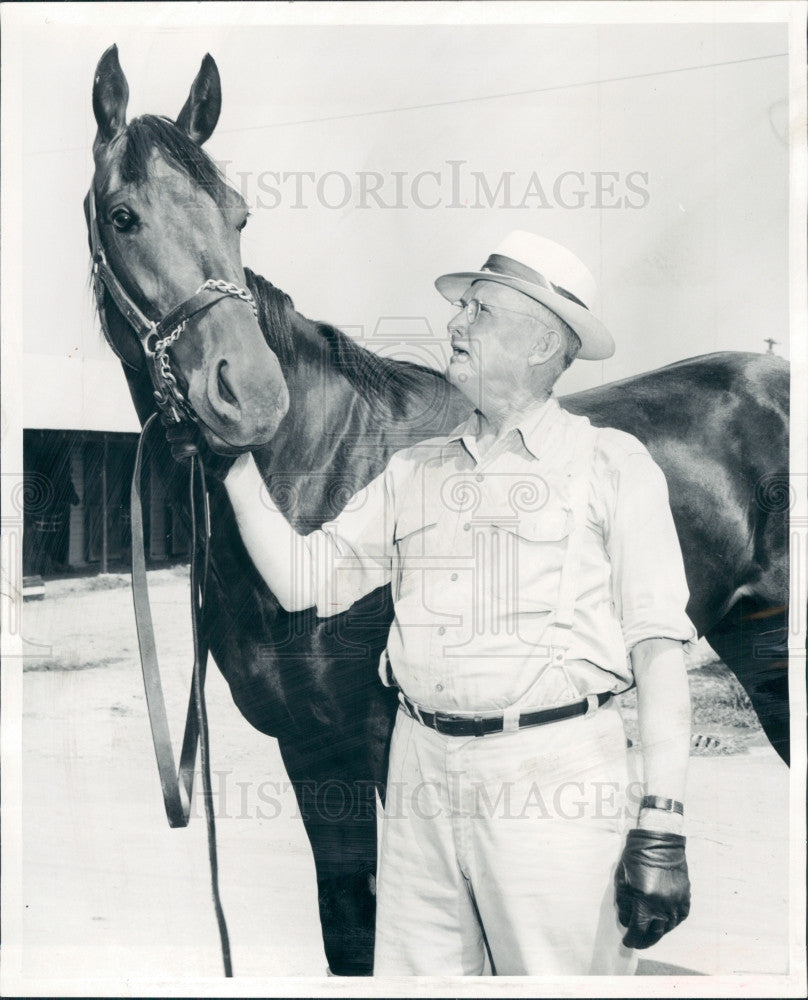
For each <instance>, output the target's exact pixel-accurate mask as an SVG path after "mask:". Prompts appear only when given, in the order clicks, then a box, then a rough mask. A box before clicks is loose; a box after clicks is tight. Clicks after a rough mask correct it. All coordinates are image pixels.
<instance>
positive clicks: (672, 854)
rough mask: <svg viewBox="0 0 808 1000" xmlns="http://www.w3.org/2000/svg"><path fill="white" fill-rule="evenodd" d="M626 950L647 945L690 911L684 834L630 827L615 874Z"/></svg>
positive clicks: (670, 929) (648, 946)
mask: <svg viewBox="0 0 808 1000" xmlns="http://www.w3.org/2000/svg"><path fill="white" fill-rule="evenodd" d="M614 887H615V900H616V902H617V915H618V917H619V918H620V923H621V924H622V925H623V926H624V927H626V928H628V930H627V932H626V935H625V937H624V938H623V944H624V945H625V946H626V947H627V948H650V947H651V945H652V944H656V943H657V941H659V939H660V938H661V937H662V935H663V934H667V933H668V931H672V930H673V928H674V927H676V925H677V924H680V923H681V922H682V921H683V920H684V919H685V917H686V916H687V915H688V913H689V912H690V880H689V879H688V877H687V861H686V860H685V838H684V837H683V836H681V834H678V833H663V832H662V831H657V830H630V831H629V834H628V837H626V846H625V847H624V848H623V856H622V857H621V858H620V862H619V863H618V865H617V871H616V873H615V877H614Z"/></svg>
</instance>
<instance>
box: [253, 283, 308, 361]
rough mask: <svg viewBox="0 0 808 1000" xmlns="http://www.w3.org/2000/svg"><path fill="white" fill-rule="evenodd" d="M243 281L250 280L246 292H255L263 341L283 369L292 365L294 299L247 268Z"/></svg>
mask: <svg viewBox="0 0 808 1000" xmlns="http://www.w3.org/2000/svg"><path fill="white" fill-rule="evenodd" d="M244 277H245V278H246V279H247V288H249V290H250V291H251V292H252V295H253V298H254V299H255V304H256V305H257V306H258V325H259V326H260V327H261V331H262V333H263V334H264V339H265V340H266V342H267V344H269V346H270V347H271V348H272V350H273V351H274V352H275V354H276V356H277V358H278V362H279V364H280V365H281V367H282V368H287V367H289V366H291V365H293V364H294V361H295V342H294V337H293V335H292V320H291V314H292V313H293V312H294V308H295V305H294V302H292V299H291V296H289V295H287V294H286V292H284V291H281V289H280V288H276V287H275V285H273V284H272V282H271V281H267V279H266V278H264V277H262V276H261V275H260V274H255V272H253V271H251V270H250V269H249V268H248V267H245V268H244Z"/></svg>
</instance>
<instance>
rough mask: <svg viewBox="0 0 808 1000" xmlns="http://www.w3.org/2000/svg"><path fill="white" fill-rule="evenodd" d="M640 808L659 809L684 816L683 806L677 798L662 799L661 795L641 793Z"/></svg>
mask: <svg viewBox="0 0 808 1000" xmlns="http://www.w3.org/2000/svg"><path fill="white" fill-rule="evenodd" d="M640 809H659V810H661V811H662V812H668V813H678V814H679V815H680V816H684V814H685V807H684V806H683V805H682V803H681V802H679V801H678V800H677V799H664V798H662V796H661V795H643V797H642V801H641V802H640Z"/></svg>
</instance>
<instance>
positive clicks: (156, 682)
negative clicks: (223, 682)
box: [131, 413, 204, 827]
mask: <svg viewBox="0 0 808 1000" xmlns="http://www.w3.org/2000/svg"><path fill="white" fill-rule="evenodd" d="M156 419H157V414H156V413H153V414H152V415H151V416H150V417H149V419H148V420H147V421H146V423H145V424H144V425H143V430H142V432H141V435H140V440H139V441H138V446H137V454H136V456H135V471H134V475H133V477H132V493H131V525H132V597H133V600H134V605H135V626H136V628H137V641H138V645H139V647H140V665H141V669H142V671H143V685H144V687H145V690H146V704H147V707H148V710H149V723H150V725H151V731H152V740H153V742H154V752H155V754H156V756H157V771H158V773H159V776H160V785H161V786H162V789H163V802H164V804H165V810H166V816H167V817H168V825H169V826H171V827H182V826H187V825H188V818H189V815H190V809H191V794H192V792H193V786H194V765H195V762H196V748H197V744H198V742H199V725H198V722H197V717H198V712H199V703H198V697H197V685H194V687H193V688H192V689H191V695H190V698H189V701H188V712H187V715H186V719H185V733H184V735H183V740H182V750H181V752H180V764H179V771H177V770H176V766H175V763H174V749H173V746H172V743H171V733H170V731H169V727H168V717H167V715H166V706H165V698H164V696H163V686H162V683H161V681H160V669H159V666H158V663H157V646H156V643H155V639H154V625H153V623H152V616H151V605H150V603H149V590H148V582H147V578H146V554H145V545H144V539H143V504H142V498H141V482H140V481H141V472H142V465H143V448H144V442H145V440H146V437H147V435H148V432H149V428H150V427H151V426H152V424H153V423H154V421H155V420H156ZM194 669H195V671H197V670H199V671H200V672H201V675H202V678H204V666H202V665H200V664H198V663H196V662H195V663H194ZM202 678H201V679H202Z"/></svg>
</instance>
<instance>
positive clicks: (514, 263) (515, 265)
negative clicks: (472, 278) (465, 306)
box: [481, 253, 589, 312]
mask: <svg viewBox="0 0 808 1000" xmlns="http://www.w3.org/2000/svg"><path fill="white" fill-rule="evenodd" d="M481 270H483V271H493V272H494V273H495V274H505V275H508V277H510V278H520V279H521V280H522V281H529V282H530V283H531V284H533V285H541V286H542V288H547V289H549V290H550V291H552V292H557V293H558V294H559V295H563V296H564V298H565V299H569V300H570V302H574V303H575V304H576V305H579V306H581V307H582V308H583V309H586V310H587V312H588V311H589V306H587V305H586V303H585V302H581V300H580V299H579V298H578V296H577V295H573V294H572V292H568V291H567V289H566V288H562V287H561V285H554V284H553V282H552V281H550V280H549V279H548V278H545V277H544V275H543V274H539V272H538V271H534V270H533V268H532V267H528V266H527V265H526V264H522V263H520V262H519V261H518V260H514V259H513V257H504V256H503V255H502V254H500V253H492V254H491V256H490V257H489V258H488V260H487V261H486V262H485V263H484V264H483V266H482V268H481Z"/></svg>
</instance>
